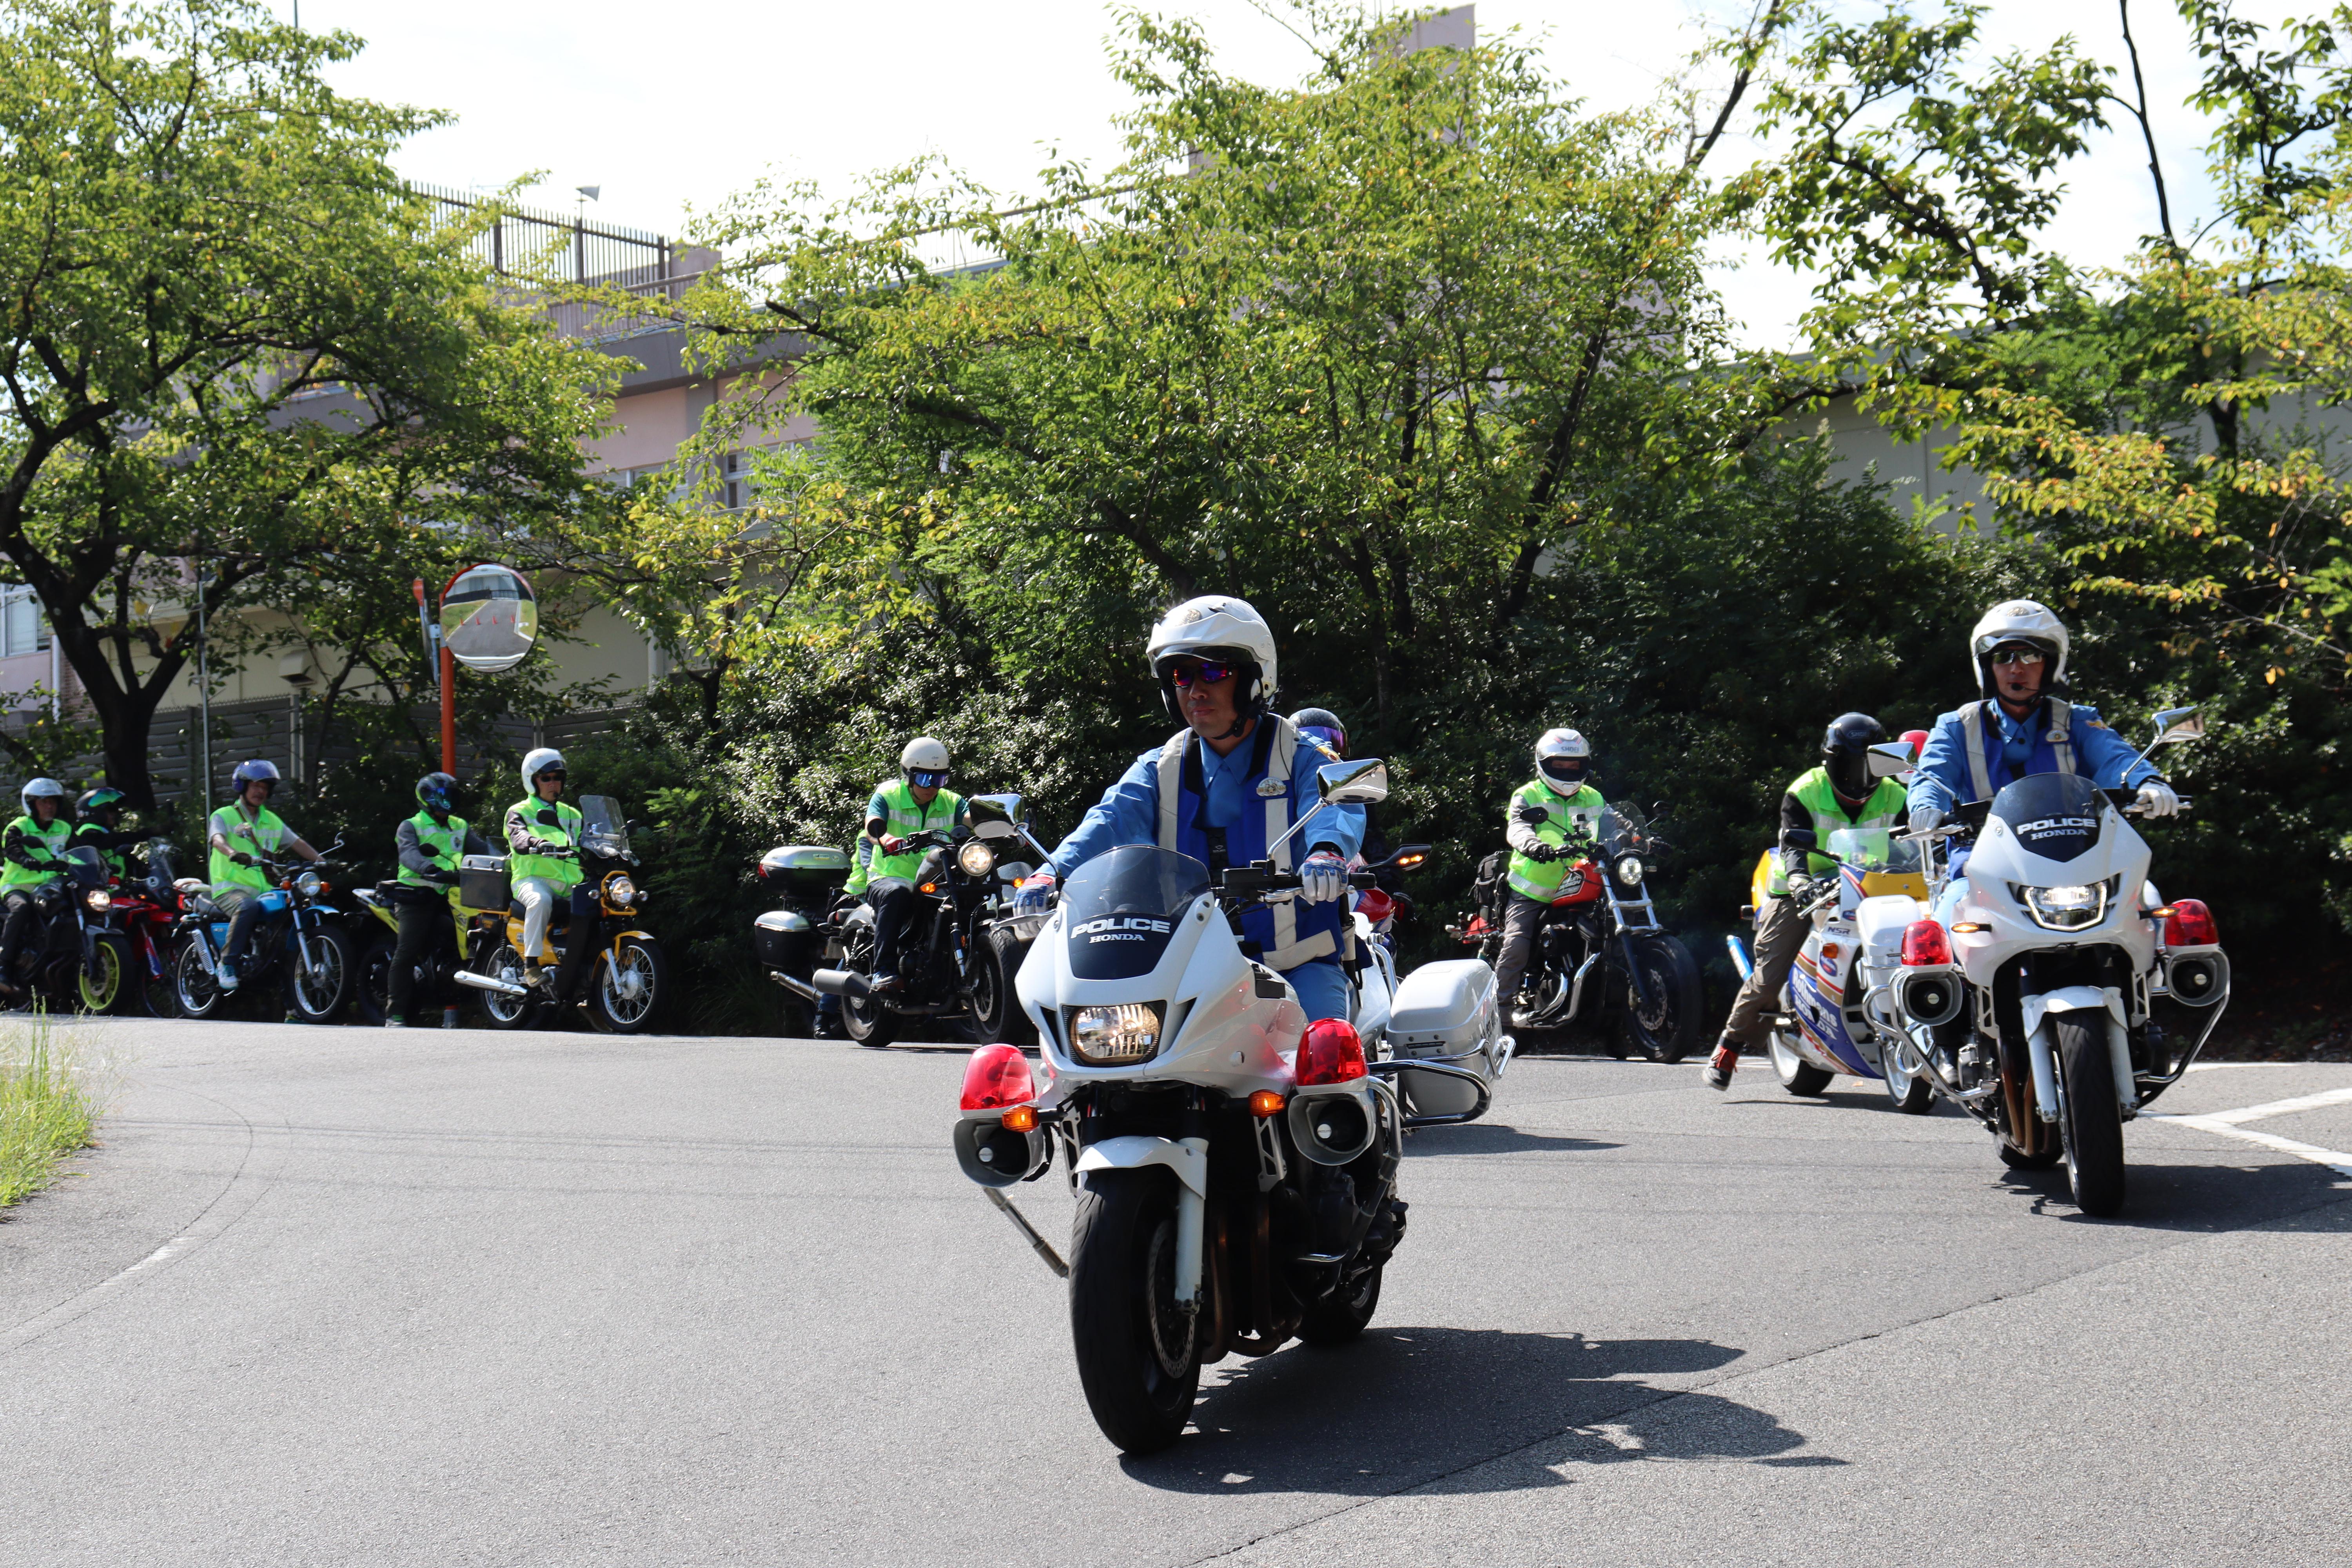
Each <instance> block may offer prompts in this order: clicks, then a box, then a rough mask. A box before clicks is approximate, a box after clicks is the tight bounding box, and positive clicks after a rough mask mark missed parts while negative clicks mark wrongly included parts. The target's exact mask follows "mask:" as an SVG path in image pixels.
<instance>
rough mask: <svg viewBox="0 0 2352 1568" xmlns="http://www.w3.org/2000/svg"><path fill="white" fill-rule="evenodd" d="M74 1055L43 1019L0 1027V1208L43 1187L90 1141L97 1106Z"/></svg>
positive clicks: (69, 1039)
mask: <svg viewBox="0 0 2352 1568" xmlns="http://www.w3.org/2000/svg"><path fill="white" fill-rule="evenodd" d="M79 1055H80V1052H79V1048H78V1043H77V1041H76V1040H75V1038H74V1037H73V1036H72V1035H71V1034H69V1033H68V1032H66V1031H63V1030H60V1029H58V1027H57V1026H55V1025H54V1024H52V1023H50V1022H49V1020H47V1018H39V1019H36V1020H33V1021H30V1022H14V1021H12V1022H11V1023H9V1024H8V1025H7V1026H5V1027H4V1028H0V1208H5V1207H6V1206H7V1205H10V1204H15V1203H21V1202H22V1201H24V1200H25V1199H26V1198H27V1197H29V1196H31V1195H32V1194H35V1193H37V1192H38V1191H40V1190H41V1189H42V1188H43V1187H46V1186H47V1185H48V1184H49V1183H50V1182H51V1181H53V1180H55V1179H56V1176H57V1171H58V1161H60V1160H62V1159H64V1158H65V1157H66V1156H67V1155H68V1154H70V1153H72V1152H75V1151H76V1150H78V1149H87V1148H89V1146H90V1144H91V1142H93V1140H92V1139H91V1137H90V1132H91V1131H92V1129H93V1128H94V1126H95V1125H96V1123H97V1121H98V1113H99V1110H100V1105H99V1100H98V1098H97V1097H96V1096H95V1095H93V1094H92V1093H90V1091H89V1089H88V1088H87V1087H86V1086H85V1084H84V1082H83V1079H82V1074H81V1073H80V1071H79V1066H80V1063H79V1059H78V1058H79Z"/></svg>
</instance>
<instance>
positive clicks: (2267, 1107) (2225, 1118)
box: [2172, 1089, 2352, 1127]
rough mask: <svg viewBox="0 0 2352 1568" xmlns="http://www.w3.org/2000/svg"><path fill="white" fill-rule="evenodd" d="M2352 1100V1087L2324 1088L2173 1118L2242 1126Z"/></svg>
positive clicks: (2175, 1119)
mask: <svg viewBox="0 0 2352 1568" xmlns="http://www.w3.org/2000/svg"><path fill="white" fill-rule="evenodd" d="M2347 1100H2352V1089H2324V1090H2322V1091H2321V1092H2320V1093H2318V1094H2299V1095H2297V1096H2295V1097H2294V1099H2293V1100H2268V1101H2265V1102H2264V1103H2263V1104H2261V1105H2242V1106H2240V1107H2239V1108H2238V1109H2237V1110H2211V1111H2208V1112H2206V1113H2205V1114H2204V1115H2202V1116H2181V1117H2175V1118H2173V1119H2172V1120H2174V1121H2196V1122H2227V1123H2229V1124H2230V1125H2231V1126H2232V1127H2241V1126H2243V1125H2244V1124H2245V1123H2247V1122H2249V1121H2262V1120H2263V1118H2264V1117H2269V1116H2291V1115H2293V1114H2294V1112H2296V1111H2298V1110H2318V1109H2320V1108H2321V1107H2322V1106H2326V1105H2342V1104H2344V1103H2345V1102H2346V1101H2347Z"/></svg>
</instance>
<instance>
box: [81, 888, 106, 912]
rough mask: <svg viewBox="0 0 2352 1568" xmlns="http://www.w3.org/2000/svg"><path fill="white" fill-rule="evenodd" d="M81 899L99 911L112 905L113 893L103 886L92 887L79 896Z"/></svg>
mask: <svg viewBox="0 0 2352 1568" xmlns="http://www.w3.org/2000/svg"><path fill="white" fill-rule="evenodd" d="M81 901H82V902H83V903H85V904H88V905H89V907H90V908H91V909H93V910H99V911H100V913H103V912H104V911H106V910H110V909H112V908H113V907H114V895H113V894H112V893H110V892H108V891H107V890H106V889H104V888H94V889H91V890H90V891H89V892H87V893H84V894H83V895H82V896H81Z"/></svg>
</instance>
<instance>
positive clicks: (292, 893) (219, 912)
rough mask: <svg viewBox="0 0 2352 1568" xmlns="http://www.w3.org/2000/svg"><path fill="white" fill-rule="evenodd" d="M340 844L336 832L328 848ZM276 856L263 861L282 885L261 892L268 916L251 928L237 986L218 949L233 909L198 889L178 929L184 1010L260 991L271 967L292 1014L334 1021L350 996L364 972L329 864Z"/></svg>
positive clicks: (177, 976)
mask: <svg viewBox="0 0 2352 1568" xmlns="http://www.w3.org/2000/svg"><path fill="white" fill-rule="evenodd" d="M341 847H342V841H341V839H337V840H336V841H335V842H334V843H333V844H331V845H329V846H328V851H329V853H332V852H333V851H334V850H337V849H340V848H341ZM328 864H329V863H328V862H327V861H326V860H324V859H321V860H320V861H318V862H316V863H314V864H310V865H301V864H299V863H298V862H289V861H279V860H271V859H268V858H263V859H262V861H261V865H262V867H263V868H264V869H265V870H267V871H268V873H269V874H270V875H271V876H272V877H273V878H276V879H278V886H276V887H274V888H271V889H268V890H267V891H265V892H263V893H261V894H260V895H259V897H260V903H261V909H262V922H261V927H260V929H259V930H257V931H255V932H254V934H253V941H252V942H251V944H250V945H249V946H248V947H247V950H246V954H245V959H244V962H243V963H242V964H241V965H240V973H238V975H237V989H236V991H235V992H229V991H224V990H223V989H222V988H221V983H220V955H221V951H222V949H224V948H226V946H227V945H228V926H229V917H228V913H227V911H226V910H223V909H221V908H220V907H219V905H217V904H216V903H215V902H214V900H213V896H212V894H211V893H210V892H208V891H202V890H197V891H192V892H191V893H190V894H189V896H188V899H187V902H186V905H185V912H184V913H183V914H182V915H181V917H180V925H179V931H178V933H177V942H176V945H177V948H178V956H177V957H176V958H175V959H174V961H173V966H172V999H173V1003H174V1004H175V1005H177V1006H178V1008H179V1010H180V1016H182V1017H184V1018H209V1017H212V1016H214V1015H215V1014H216V1013H218V1012H220V1011H221V1009H222V1006H223V1005H224V1004H225V1003H226V1001H227V1000H228V998H229V997H230V996H232V995H236V994H259V992H260V990H261V986H262V983H263V982H264V981H266V980H267V979H268V977H269V976H270V975H271V974H273V973H276V974H278V975H280V976H282V985H283V989H284V992H285V996H286V1007H287V1011H288V1013H289V1015H290V1019H289V1021H294V1022H300V1023H305V1024H325V1023H330V1022H331V1021H332V1020H333V1019H334V1017H335V1015H337V1014H338V1013H340V1012H341V1011H342V1010H343V1005H344V1003H346V1002H348V1001H350V1000H351V996H352V987H353V984H354V982H355V978H356V976H357V974H358V973H359V967H358V964H357V963H355V962H354V961H353V959H352V943H351V938H350V936H349V935H348V934H347V933H346V931H345V930H344V926H343V912H342V911H341V910H338V909H337V908H336V907H335V906H334V905H333V904H331V903H330V902H329V901H328V900H327V895H328V894H330V893H331V892H333V891H334V888H333V886H332V885H331V883H329V882H328V881H327V880H326V879H325V878H324V877H323V876H321V875H320V873H321V871H322V870H323V869H325V868H327V866H328Z"/></svg>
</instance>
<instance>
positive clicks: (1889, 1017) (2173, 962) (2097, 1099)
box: [1855, 708, 2230, 1215]
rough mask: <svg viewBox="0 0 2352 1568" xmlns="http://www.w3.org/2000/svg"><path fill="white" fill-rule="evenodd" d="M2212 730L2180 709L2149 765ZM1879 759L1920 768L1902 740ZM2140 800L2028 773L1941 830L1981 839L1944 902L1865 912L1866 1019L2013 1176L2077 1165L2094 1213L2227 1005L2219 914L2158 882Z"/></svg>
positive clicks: (2117, 1199) (1885, 903)
mask: <svg viewBox="0 0 2352 1568" xmlns="http://www.w3.org/2000/svg"><path fill="white" fill-rule="evenodd" d="M2203 733H2204V724H2203V721H2202V720H2201V719H2200V718H2199V716H2198V712H2197V710H2195V709H2193V708H2176V709H2170V710H2167V711H2164V712H2161V713H2158V715H2157V716H2156V735H2155V738H2154V739H2153V740H2151V741H2150V742H2148V745H2147V750H2146V751H2143V752H2141V753H2140V755H2141V756H2142V757H2146V756H2147V754H2148V753H2149V752H2154V751H2155V750H2156V749H2157V748H2158V747H2159V746H2164V745H2172V744H2178V743H2180V742H2187V741H2192V740H2196V739H2198V738H2199V737H2200V736H2201V735H2203ZM1870 765H1871V770H1872V772H1873V773H1874V774H1875V775H1877V776H1880V777H1887V776H1891V775H1893V774H1894V773H1898V772H1900V771H1902V770H1903V769H1904V768H1906V767H1908V766H1909V765H1910V763H1909V760H1908V757H1907V755H1906V754H1902V748H1900V747H1899V746H1892V745H1890V746H1879V747H1874V748H1872V752H1871V762H1870ZM2134 799H2135V792H2133V791H2131V790H2123V789H2100V788H2098V787H2097V786H2096V785H2095V784H2092V782H2091V781H2090V780H2088V779H2086V778H2083V777H2080V776H2078V775H2074V774H2066V773H2037V774H2034V775H2032V776H2031V777H2028V778H2022V779H2020V780H2018V781H2017V782H2016V783H2014V784H2010V785H2009V786H2008V787H2007V788H2005V789H2003V790H2001V791H2000V793H1999V794H1997V795H1994V796H1993V797H1992V799H1991V800H1990V801H1979V802H1975V803H1972V804H1969V805H1963V806H1961V807H1959V808H1958V811H1956V812H1948V813H1946V814H1945V820H1944V825H1943V826H1938V827H1936V828H1933V829H1930V830H1929V831H1928V834H1927V837H1929V838H1931V839H1935V840H1941V841H1945V842H1946V843H1947V844H1948V845H1949V846H1959V845H1969V844H1972V845H1973V847H1971V848H1970V849H1969V853H1968V857H1967V860H1966V863H1965V866H1964V867H1963V868H1960V870H1959V871H1958V877H1957V878H1956V876H1955V874H1954V871H1953V868H1952V866H1951V863H1950V861H1949V859H1947V861H1946V864H1945V868H1944V874H1943V875H1942V876H1941V877H1939V878H1938V879H1937V882H1936V884H1935V889H1934V899H1933V900H1932V902H1931V904H1930V905H1929V906H1927V907H1923V906H1922V905H1921V904H1920V903H1918V902H1917V901H1916V900H1911V899H1907V898H1888V899H1868V900H1864V901H1863V902H1862V903H1861V905H1860V906H1859V907H1858V908H1857V910H1856V911H1855V927H1856V933H1857V935H1858V937H1859V939H1860V942H1861V944H1862V980H1861V984H1862V986H1863V988H1864V1011H1865V1014H1866V1015H1867V1016H1869V1017H1870V1019H1871V1021H1872V1022H1873V1024H1874V1026H1876V1027H1877V1028H1879V1030H1880V1031H1881V1034H1882V1037H1883V1039H1884V1042H1885V1047H1887V1049H1888V1050H1889V1051H1890V1052H1891V1053H1893V1054H1895V1055H1896V1056H1897V1057H1899V1058H1900V1060H1901V1062H1902V1065H1903V1067H1904V1068H1905V1069H1906V1070H1909V1071H1914V1072H1918V1073H1922V1074H1924V1075H1925V1076H1926V1077H1927V1079H1930V1080H1931V1081H1932V1082H1933V1083H1934V1084H1935V1086H1936V1088H1937V1090H1938V1091H1940V1092H1941V1093H1943V1094H1945V1095H1946V1096H1948V1098H1950V1099H1951V1100H1954V1101H1955V1102H1957V1103H1958V1104H1959V1105H1960V1106H1961V1107H1962V1108H1963V1109H1965V1110H1968V1111H1969V1113H1970V1114H1971V1115H1973V1116H1975V1117H1976V1118H1977V1119H1978V1120H1979V1121H1981V1122H1983V1123H1984V1124H1985V1126H1986V1127H1987V1128H1989V1129H1990V1131H1992V1133H1993V1135H1994V1136H1995V1137H1996V1138H1997V1139H1999V1140H2000V1157H2001V1159H2002V1160H2003V1161H2004V1162H2005V1163H2008V1164H2011V1165H2013V1166H2019V1167H2023V1168H2026V1169H2038V1168H2042V1167H2046V1166H2049V1165H2053V1164H2055V1163H2057V1162H2058V1161H2059V1160H2061V1159H2063V1160H2064V1161H2065V1163H2066V1176H2067V1184H2068V1186H2069V1188H2070V1190H2071V1191H2072V1193H2073V1195H2074V1204H2075V1206H2076V1207H2077V1208H2079V1209H2081V1210H2082V1211H2083V1212H2084V1214H2089V1215H2113V1214H2115V1213H2116V1212H2117V1211H2118V1210H2120V1209H2121V1208H2122V1207H2123V1204H2124V1195H2125V1180H2124V1138H2123V1124H2124V1123H2125V1122H2126V1121H2130V1120H2131V1119H2132V1118H2133V1117H2135V1116H2137V1114H2138V1113H2139V1112H2140V1111H2141V1110H2145V1109H2146V1108H2147V1104H2148V1103H2149V1102H2150V1101H2151V1100H2155V1099H2156V1098H2157V1096H2158V1095H2159V1094H2162V1093H2163V1092H2164V1090H2165V1089H2167V1088H2168V1087H2169V1086H2171V1085H2172V1084H2174V1083H2177V1082H2178V1081H2179V1079H2180V1076H2181V1074H2183V1073H2184V1072H2186V1071H2187V1070H2188V1069H2189V1064H2190V1063H2191V1062H2192V1061H2194V1060H2195V1059H2196V1058H2197V1053H2198V1052H2199V1051H2200V1050H2202V1049H2203V1048H2204V1045H2205V1042H2206V1040H2207V1039H2209V1038H2210V1037H2211V1035H2212V1031H2213V1026H2214V1025H2215V1024H2216V1023H2218V1022H2219V1021H2220V1018H2221V1012H2222V1010H2223V1008H2224V1007H2226V1006H2227V1005H2228V1003H2229V997H2230V962H2229V959H2228V957H2227V956H2226V955H2225V954H2224V953H2223V952H2222V951H2221V941H2220V935H2219V932H2218V931H2217V929H2216V927H2215V924H2214V921H2213V916H2212V913H2211V911H2210V910H2208V909H2207V908H2206V907H2205V905H2204V904H2203V903H2202V902H2201V901H2200V900H2195V899H2179V900H2174V901H2172V902H2170V903H2167V902H2165V901H2163V900H2161V899H2159V898H2158V895H2157V890H2156V887H2155V885H2154V884H2153V883H2151V882H2150V881H2149V880H2148V879H2147V871H2148V859H2149V855H2148V847H2147V842H2146V841H2145V840H2143V839H2142V838H2141V837H2140V836H2139V835H2138V834H2137V832H2136V831H2134V830H2133V827H2132V826H2131V824H2130V822H2129V821H2127V820H2126V818H2127V817H2130V816H2137V815H2139V813H2138V811H2137V808H2136V807H2135V806H2134V804H2133V802H2134ZM2186 804H2187V802H2185V801H2184V802H2183V805H2186ZM1960 879H1965V891H1963V890H1962V882H1961V880H1960ZM2159 1008H2164V1009H2167V1010H2171V1011H2172V1012H2173V1016H2174V1017H2175V1018H2176V1019H2178V1020H2179V1021H2180V1023H2181V1024H2182V1027H2181V1028H2180V1030H2179V1033H2180V1035H2181V1036H2182V1037H2183V1039H2182V1040H2176V1039H2175V1037H2174V1034H2173V1033H2172V1032H2171V1031H2169V1030H2168V1029H2167V1028H2166V1027H2165V1026H2164V1024H2163V1023H2162V1022H2161V1021H2160V1017H2159V1011H2158V1010H2159ZM2200 1026H2201V1027H2200ZM2192 1029H2193V1030H2194V1031H2195V1037H2194V1039H2193V1040H2188V1039H2186V1037H2187V1036H2188V1034H2189V1031H2190V1030H2192ZM2184 1041H2185V1045H2184Z"/></svg>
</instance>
